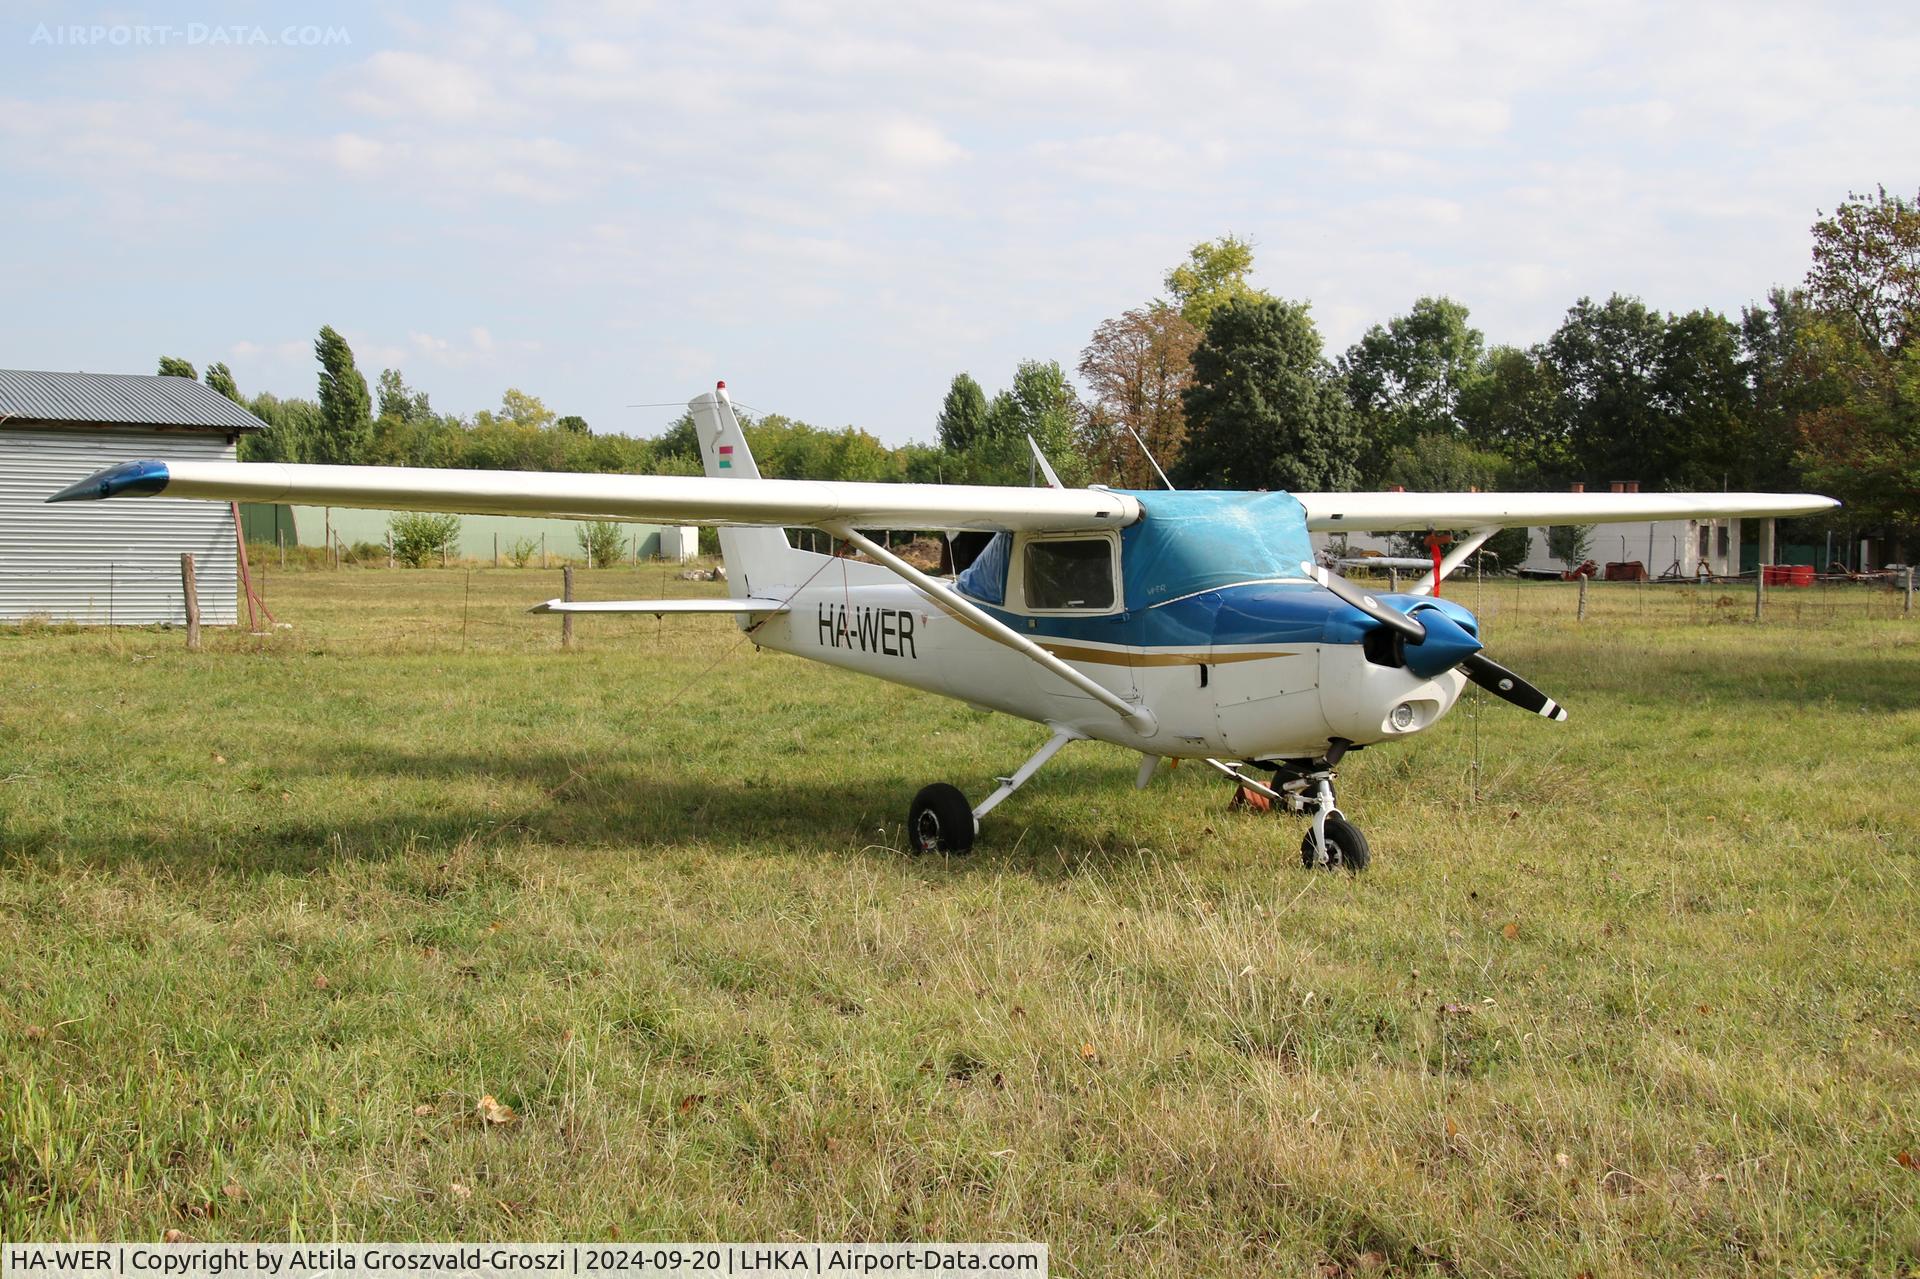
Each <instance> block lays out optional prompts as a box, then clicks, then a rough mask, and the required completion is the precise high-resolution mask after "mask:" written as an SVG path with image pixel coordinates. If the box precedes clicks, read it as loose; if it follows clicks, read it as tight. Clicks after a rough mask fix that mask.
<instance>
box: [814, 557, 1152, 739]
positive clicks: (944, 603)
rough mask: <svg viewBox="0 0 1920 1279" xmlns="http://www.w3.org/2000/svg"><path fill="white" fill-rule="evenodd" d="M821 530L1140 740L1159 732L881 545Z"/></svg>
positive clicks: (1144, 712)
mask: <svg viewBox="0 0 1920 1279" xmlns="http://www.w3.org/2000/svg"><path fill="white" fill-rule="evenodd" d="M820 527H822V528H824V529H826V531H827V532H829V533H831V534H833V535H834V536H835V537H837V538H840V539H842V540H844V541H848V542H851V543H853V544H854V545H855V546H857V547H859V548H860V549H861V550H863V551H865V552H866V553H867V554H868V555H871V556H872V557H873V558H874V559H876V560H878V561H879V562H880V563H882V564H884V565H886V566H887V567H888V568H890V569H892V570H893V571H894V572H895V573H898V574H899V575H900V576H901V577H903V578H905V579H906V580H907V581H908V583H910V584H911V585H913V586H914V587H916V588H918V590H919V591H920V593H921V594H922V595H925V596H926V597H927V598H929V599H931V600H934V601H936V602H937V603H939V604H940V606H941V607H942V608H948V609H952V610H953V611H954V612H956V613H958V614H959V615H960V616H962V617H964V618H966V619H967V620H968V621H969V622H972V623H973V624H974V625H975V626H977V627H979V628H980V629H981V630H982V631H984V632H986V633H987V634H988V635H990V636H992V637H993V638H994V639H997V640H999V641H1000V642H1001V643H1002V644H1005V645H1006V646H1007V647H1008V648H1011V649H1014V650H1016V651H1018V652H1020V653H1021V654H1023V655H1025V656H1026V657H1028V658H1031V659H1032V660H1033V661H1035V662H1037V663H1039V664H1040V665H1041V666H1044V667H1045V668H1046V669H1048V670H1050V671H1052V672H1053V673H1054V674H1055V675H1058V676H1059V677H1060V678H1061V679H1063V680H1065V681H1067V683H1069V684H1071V685H1073V686H1074V687H1075V688H1077V689H1079V690H1080V691H1081V692H1083V693H1085V694H1086V695H1087V696H1088V697H1091V698H1093V699H1094V700H1096V701H1098V702H1101V703H1104V704H1105V705H1106V706H1109V707H1111V708H1112V709H1113V711H1114V713H1115V714H1117V715H1119V716H1120V718H1121V719H1123V720H1125V721H1126V722H1127V723H1128V725H1129V726H1131V727H1132V728H1133V729H1134V731H1136V732H1138V733H1139V734H1140V735H1141V736H1143V737H1152V736H1153V735H1154V733H1155V732H1156V731H1157V730H1158V729H1159V727H1160V726H1159V724H1158V723H1157V722H1156V721H1155V719H1154V717H1153V712H1152V711H1150V710H1148V709H1147V708H1146V707H1144V706H1135V705H1134V704H1133V703H1132V702H1129V701H1127V700H1126V699H1125V698H1123V697H1121V696H1120V695H1119V694H1118V693H1116V692H1114V691H1113V690H1112V689H1110V688H1108V687H1106V686H1105V685H1104V684H1101V683H1099V682H1098V681H1096V680H1094V679H1091V678H1089V677H1088V676H1086V675H1084V674H1082V673H1081V672H1080V671H1078V670H1075V669H1074V668H1073V667H1071V666H1069V665H1067V663H1065V662H1063V661H1061V660H1060V659H1059V658H1057V657H1055V656H1054V655H1053V654H1052V653H1049V652H1048V651H1047V650H1046V649H1044V648H1041V647H1040V646H1039V645H1038V644H1036V643H1034V642H1033V641H1032V640H1030V639H1028V638H1027V637H1026V636H1024V635H1022V634H1021V633H1020V632H1019V631H1016V630H1014V629H1013V628H1012V627H1011V626H1008V625H1007V624H1006V623H1005V622H1002V621H1001V620H1000V619H999V618H997V617H995V616H994V615H993V614H991V613H989V612H987V611H986V610H985V609H983V608H981V607H980V606H979V605H977V604H975V603H973V602H972V601H971V600H969V599H967V598H966V596H964V595H962V594H960V592H958V591H956V590H954V589H953V588H952V587H950V586H947V585H946V584H945V583H942V582H938V581H935V580H934V579H933V578H931V577H928V576H927V575H926V574H925V573H922V572H921V571H920V570H919V569H917V568H915V567H914V566H913V565H911V564H909V563H907V562H906V561H905V560H903V559H901V558H900V557H899V556H898V555H895V554H894V553H893V552H892V551H889V550H888V549H887V548H886V547H884V546H882V545H880V544H879V543H878V542H876V541H874V540H873V539H872V538H870V537H868V536H866V535H865V534H863V533H861V532H860V531H859V530H857V529H852V528H849V527H847V526H846V525H844V524H823V525H821V526H820Z"/></svg>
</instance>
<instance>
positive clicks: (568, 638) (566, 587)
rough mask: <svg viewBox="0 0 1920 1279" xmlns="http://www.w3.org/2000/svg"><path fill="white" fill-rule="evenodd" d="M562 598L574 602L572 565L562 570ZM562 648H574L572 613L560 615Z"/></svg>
mask: <svg viewBox="0 0 1920 1279" xmlns="http://www.w3.org/2000/svg"><path fill="white" fill-rule="evenodd" d="M560 598H561V599H563V600H566V601H568V602H569V603H571V602H572V600H573V565H571V564H569V565H567V566H566V567H565V568H563V569H561V570H560ZM560 647H561V648H572V647H573V614H572V613H562V614H560Z"/></svg>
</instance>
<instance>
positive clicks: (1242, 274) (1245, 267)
mask: <svg viewBox="0 0 1920 1279" xmlns="http://www.w3.org/2000/svg"><path fill="white" fill-rule="evenodd" d="M1252 270H1253V244H1252V242H1250V241H1247V240H1242V239H1239V238H1237V237H1235V236H1232V235H1223V236H1221V237H1220V238H1219V239H1218V240H1202V241H1200V243H1198V244H1196V245H1194V246H1193V248H1192V249H1191V250H1190V251H1189V252H1188V253H1187V260H1186V261H1185V262H1182V263H1181V264H1180V265H1179V266H1177V267H1175V268H1173V270H1171V271H1169V272H1167V278H1166V281H1165V284H1166V288H1167V292H1169V293H1171V294H1173V300H1174V303H1175V304H1176V305H1177V306H1178V307H1179V308H1180V314H1181V315H1182V316H1184V317H1185V318H1186V321H1187V323H1188V324H1191V325H1192V326H1193V327H1194V328H1195V329H1198V330H1200V331H1202V332H1204V331H1205V330H1206V327H1207V322H1208V321H1209V320H1211V319H1212V318H1213V313H1214V312H1215V311H1217V310H1219V309H1220V308H1221V307H1222V306H1224V305H1226V304H1227V303H1228V302H1230V301H1232V300H1233V299H1235V298H1243V299H1247V300H1253V301H1258V300H1262V299H1266V298H1269V297H1271V296H1272V295H1271V294H1269V293H1267V292H1265V291H1264V290H1261V289H1257V288H1255V287H1254V286H1253V285H1251V284H1249V283H1247V273H1248V272H1250V271H1252Z"/></svg>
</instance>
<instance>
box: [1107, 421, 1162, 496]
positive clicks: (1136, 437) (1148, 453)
mask: <svg viewBox="0 0 1920 1279" xmlns="http://www.w3.org/2000/svg"><path fill="white" fill-rule="evenodd" d="M1120 425H1121V426H1126V427H1127V434H1128V435H1131V436H1132V437H1133V442H1134V443H1135V444H1138V445H1139V446H1140V455H1141V456H1142V457H1144V458H1146V459H1147V465H1148V466H1151V467H1152V468H1153V473H1154V474H1155V475H1157V476H1159V477H1160V482H1161V483H1162V484H1164V485H1166V486H1167V488H1168V489H1169V490H1171V489H1172V488H1173V481H1172V480H1170V479H1168V478H1167V473H1166V472H1165V471H1163V470H1161V469H1160V463H1158V462H1156V461H1154V460H1153V450H1152V449H1150V448H1148V447H1147V442H1146V441H1145V440H1143V439H1141V438H1140V432H1138V431H1136V430H1134V429H1133V428H1132V427H1130V426H1127V424H1126V423H1125V422H1122V423H1121V424H1120Z"/></svg>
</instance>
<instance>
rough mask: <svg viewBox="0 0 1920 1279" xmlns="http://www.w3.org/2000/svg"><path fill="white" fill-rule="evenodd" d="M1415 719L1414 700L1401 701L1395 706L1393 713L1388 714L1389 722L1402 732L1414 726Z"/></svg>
mask: <svg viewBox="0 0 1920 1279" xmlns="http://www.w3.org/2000/svg"><path fill="white" fill-rule="evenodd" d="M1413 720H1414V710H1413V703H1412V702H1402V703H1400V704H1399V705H1398V706H1396V707H1394V708H1393V713H1392V714H1390V715H1388V716H1387V722H1388V723H1389V724H1391V725H1393V727H1394V728H1395V729H1396V730H1398V731H1399V732H1402V733H1404V732H1406V731H1407V730H1408V729H1409V728H1412V727H1413Z"/></svg>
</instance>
